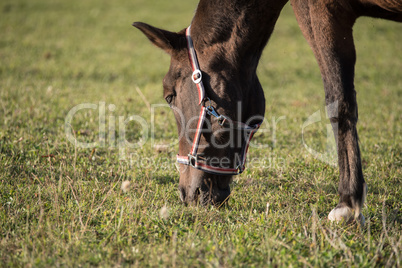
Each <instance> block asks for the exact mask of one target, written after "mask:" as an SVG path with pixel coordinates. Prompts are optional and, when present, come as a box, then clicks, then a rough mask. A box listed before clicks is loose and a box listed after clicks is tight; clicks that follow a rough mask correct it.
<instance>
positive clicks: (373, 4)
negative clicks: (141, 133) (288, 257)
mask: <svg viewBox="0 0 402 268" xmlns="http://www.w3.org/2000/svg"><path fill="white" fill-rule="evenodd" d="M286 2H287V0H201V1H200V2H199V4H198V8H197V11H196V14H195V16H194V18H193V21H192V23H191V32H190V29H187V32H186V30H182V31H181V32H178V33H173V32H169V31H165V30H161V29H158V28H155V27H152V26H150V25H147V24H144V23H140V22H136V23H134V24H133V25H134V26H135V27H137V28H138V29H140V30H141V31H142V32H143V33H144V34H145V35H146V36H147V37H148V38H149V40H151V41H152V43H154V44H155V45H156V46H158V47H160V48H161V49H163V50H165V51H166V52H167V53H169V54H170V56H171V65H170V69H169V72H168V73H167V75H166V76H165V78H164V80H163V87H164V98H165V99H166V101H167V102H168V103H169V104H170V105H171V107H172V109H173V110H174V113H175V117H176V121H177V125H178V130H179V133H185V135H179V136H180V137H179V157H178V160H179V163H181V164H180V169H181V172H180V182H179V190H180V197H181V199H182V200H183V201H184V202H186V203H188V202H194V201H196V200H199V201H201V202H202V203H213V204H219V203H222V202H224V201H225V200H227V198H228V196H229V194H230V188H229V183H230V181H231V177H232V175H234V174H237V173H239V172H241V171H242V170H243V168H244V158H243V155H244V154H245V153H246V152H247V147H248V142H249V140H250V139H251V137H252V133H254V131H255V130H256V129H257V128H258V123H259V121H260V120H261V118H262V117H263V115H264V112H265V99H264V93H263V90H262V87H261V85H260V83H259V80H258V78H257V74H256V69H257V65H258V62H259V59H260V57H261V53H262V51H263V49H264V47H265V45H266V44H267V42H268V39H269V37H270V35H271V33H272V31H273V29H274V26H275V23H276V21H277V19H278V17H279V14H280V12H281V10H282V8H283V6H284V5H285V4H286ZM291 4H292V7H293V10H294V13H295V15H296V18H297V21H298V23H299V26H300V28H301V30H302V32H303V34H304V36H305V38H306V39H307V41H308V42H309V44H310V46H311V48H312V49H313V52H314V54H315V57H316V59H317V61H318V65H319V67H320V71H321V75H322V79H323V82H324V89H325V100H326V103H327V105H330V104H333V103H337V106H336V112H334V111H330V110H329V111H328V114H329V117H330V118H331V119H330V120H331V124H332V127H333V131H334V134H335V137H336V143H337V151H338V164H339V173H340V182H339V188H338V191H339V196H340V200H339V203H338V205H337V206H336V208H334V209H333V210H332V211H331V213H330V214H329V216H328V217H329V219H330V220H332V221H334V220H335V221H339V220H345V221H351V220H358V221H359V222H363V223H364V217H363V215H362V214H361V208H362V205H363V203H364V200H365V196H366V191H367V190H366V189H367V186H366V183H365V181H364V178H363V172H362V166H361V159H360V149H359V144H358V136H357V131H356V123H357V118H358V112H357V103H356V92H355V89H354V66H355V61H356V53H355V47H354V44H353V35H352V27H353V24H354V23H355V21H356V19H357V18H358V17H360V16H371V17H377V18H384V19H389V20H394V21H399V22H401V21H402V1H401V0H292V1H291ZM331 107H332V106H331ZM189 133H191V134H189ZM193 133H194V134H193ZM232 141H237V142H232ZM239 155H240V156H239Z"/></svg>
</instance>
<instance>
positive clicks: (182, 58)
mask: <svg viewBox="0 0 402 268" xmlns="http://www.w3.org/2000/svg"><path fill="white" fill-rule="evenodd" d="M133 26H135V27H137V28H138V29H140V30H141V31H142V32H143V33H144V34H145V35H146V36H147V37H148V39H149V40H150V41H151V42H152V43H153V44H154V45H156V46H157V47H159V48H161V49H163V50H164V51H165V52H167V53H168V54H169V55H170V56H171V63H170V69H169V71H168V73H167V74H166V76H165V78H164V79H163V96H164V98H165V100H166V101H167V103H168V104H169V105H170V107H171V109H172V110H173V113H174V115H175V118H176V122H177V128H178V133H179V153H178V162H179V166H180V168H179V170H180V181H179V193H180V198H181V200H182V201H183V202H185V203H193V202H197V201H198V202H200V203H201V204H208V203H212V204H215V205H219V204H221V203H223V202H225V201H226V200H227V199H228V197H229V195H230V186H229V184H230V182H231V180H232V176H233V175H236V174H238V173H241V172H242V171H243V170H244V162H245V154H246V152H247V148H248V144H249V141H250V139H251V137H252V135H253V133H254V132H255V131H256V130H257V128H258V126H259V123H260V122H261V121H262V119H263V115H264V111H265V99H264V94H263V91H262V88H261V85H260V83H259V81H258V79H257V76H256V74H255V67H256V66H253V65H242V62H239V61H238V57H237V55H233V57H230V56H228V55H230V54H231V53H232V54H235V51H230V50H233V49H235V45H234V43H232V42H234V39H232V38H230V37H229V39H228V37H227V36H226V37H225V36H223V37H221V39H219V38H215V40H213V42H211V40H210V36H211V33H212V32H213V30H211V29H209V34H204V35H203V34H202V33H203V29H202V28H201V27H198V26H197V25H193V26H192V27H191V32H190V28H187V29H184V30H182V31H180V32H178V33H175V32H169V31H166V30H162V29H159V28H155V27H152V26H150V25H148V24H145V23H141V22H136V23H134V24H133Z"/></svg>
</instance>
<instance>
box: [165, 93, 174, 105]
mask: <svg viewBox="0 0 402 268" xmlns="http://www.w3.org/2000/svg"><path fill="white" fill-rule="evenodd" d="M173 97H174V94H170V95H168V96H166V98H165V100H166V102H167V103H168V104H171V103H172V101H173Z"/></svg>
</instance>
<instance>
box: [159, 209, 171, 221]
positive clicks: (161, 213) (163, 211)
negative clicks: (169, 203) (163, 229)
mask: <svg viewBox="0 0 402 268" xmlns="http://www.w3.org/2000/svg"><path fill="white" fill-rule="evenodd" d="M159 216H160V217H161V218H162V219H164V220H167V219H168V218H169V209H168V208H167V207H166V205H165V206H163V207H162V208H161V211H159Z"/></svg>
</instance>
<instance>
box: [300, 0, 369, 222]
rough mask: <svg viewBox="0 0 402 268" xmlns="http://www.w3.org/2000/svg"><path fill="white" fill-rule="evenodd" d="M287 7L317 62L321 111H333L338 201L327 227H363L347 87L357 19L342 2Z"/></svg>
mask: <svg viewBox="0 0 402 268" xmlns="http://www.w3.org/2000/svg"><path fill="white" fill-rule="evenodd" d="M344 3H346V4H344ZM292 6H293V10H294V12H295V14H296V18H297V20H298V23H299V26H300V28H301V30H302V32H303V34H304V36H305V38H306V39H307V41H308V42H309V44H310V46H311V47H312V49H313V52H314V54H315V57H316V59H317V61H318V64H319V67H320V71H321V76H322V79H323V83H324V89H325V101H326V104H327V107H332V108H333V107H336V108H337V109H333V110H332V111H330V110H329V109H328V117H330V121H331V125H332V129H333V131H334V135H335V139H336V144H337V152H338V164H339V175H340V182H339V187H338V192H339V196H340V200H339V203H338V205H337V206H336V207H335V208H334V209H333V210H332V211H331V213H330V214H329V216H328V218H329V219H330V220H331V221H340V220H344V221H347V222H349V221H351V220H358V221H360V223H362V224H364V217H363V215H362V214H361V208H362V206H363V203H364V201H365V196H366V192H367V186H366V183H365V181H364V178H363V172H362V166H361V160H360V149H359V144H358V136H357V130H356V123H357V118H358V112H357V102H356V92H355V89H354V81H353V80H354V66H355V62H356V52H355V47H354V43H353V35H352V27H353V24H354V22H355V20H356V18H357V17H356V15H355V14H354V12H353V10H352V8H351V7H350V6H348V1H339V0H324V1H313V0H292Z"/></svg>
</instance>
